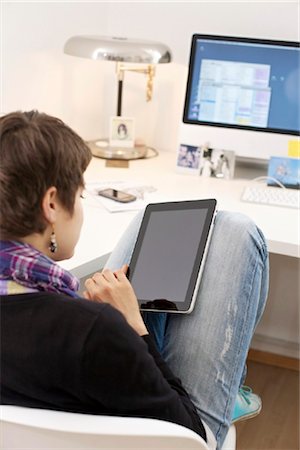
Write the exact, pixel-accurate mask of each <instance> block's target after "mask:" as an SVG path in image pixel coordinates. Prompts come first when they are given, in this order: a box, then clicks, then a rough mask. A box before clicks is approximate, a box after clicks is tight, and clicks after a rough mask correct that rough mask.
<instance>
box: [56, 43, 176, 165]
mask: <svg viewBox="0 0 300 450" xmlns="http://www.w3.org/2000/svg"><path fill="white" fill-rule="evenodd" d="M64 52H65V53H67V54H68V55H73V56H79V57H82V58H89V59H93V60H103V61H116V73H117V80H118V97H117V110H116V115H117V116H122V93H123V82H124V74H125V72H126V71H130V72H137V73H142V74H145V75H146V76H147V87H146V100H147V101H150V100H151V98H152V89H153V77H154V75H155V66H154V65H155V64H162V63H169V62H170V61H171V51H170V49H169V48H168V47H167V46H166V45H164V44H162V43H160V42H152V41H144V40H139V39H127V38H121V37H103V36H73V37H71V38H70V39H68V40H67V42H66V43H65V46H64ZM97 144H98V146H97V145H96V144H95V143H91V150H92V153H93V154H94V155H95V156H98V157H100V158H105V159H125V160H129V159H138V158H143V157H145V156H146V154H147V147H145V146H135V147H133V148H121V147H110V146H109V145H108V142H107V141H104V140H102V141H98V142H97Z"/></svg>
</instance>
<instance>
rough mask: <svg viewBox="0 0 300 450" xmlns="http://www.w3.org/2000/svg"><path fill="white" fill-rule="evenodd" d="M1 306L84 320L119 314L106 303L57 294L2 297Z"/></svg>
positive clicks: (26, 294)
mask: <svg viewBox="0 0 300 450" xmlns="http://www.w3.org/2000/svg"><path fill="white" fill-rule="evenodd" d="M1 306H2V309H3V310H5V309H7V310H8V311H9V310H14V311H16V310H18V309H19V310H23V309H24V308H25V309H35V310H41V311H43V312H44V313H45V314H48V315H52V314H59V315H60V314H67V316H66V317H69V318H71V317H72V318H74V316H78V317H81V318H83V317H84V316H86V317H91V316H99V315H101V316H107V317H111V316H115V314H117V315H118V312H117V311H116V310H115V309H114V308H112V307H111V306H110V305H108V304H106V303H99V302H97V303H96V302H92V301H89V300H86V299H84V298H82V297H78V298H74V297H70V296H68V295H65V294H61V293H55V292H44V291H40V292H31V293H24V294H16V295H3V296H1Z"/></svg>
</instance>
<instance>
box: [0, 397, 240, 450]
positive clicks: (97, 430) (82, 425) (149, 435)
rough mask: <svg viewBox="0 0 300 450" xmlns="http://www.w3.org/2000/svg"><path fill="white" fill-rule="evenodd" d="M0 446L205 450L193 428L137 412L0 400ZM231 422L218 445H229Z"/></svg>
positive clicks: (231, 449) (231, 448)
mask: <svg viewBox="0 0 300 450" xmlns="http://www.w3.org/2000/svg"><path fill="white" fill-rule="evenodd" d="M0 415H1V417H0V418H1V428H0V441H1V445H0V448H1V449H2V450H12V449H19V450H20V449H26V450H33V449H38V450H42V449H48V450H50V449H51V450H54V449H60V450H62V449H72V450H75V449H82V450H83V449H84V450H108V449H114V450H118V449H119V450H121V449H122V450H125V449H138V450H154V449H155V450H162V449H168V450H173V449H174V450H175V449H180V450H183V449H184V450H191V449H193V450H208V446H207V444H206V443H205V441H204V440H203V439H202V438H201V437H200V436H198V435H197V434H196V433H194V432H193V431H191V430H189V429H187V428H185V427H183V426H181V425H176V424H174V423H170V422H166V421H162V420H156V419H142V418H127V417H113V416H95V415H89V414H77V413H68V412H60V411H50V410H45V409H33V408H24V407H19V406H7V405H1V406H0ZM235 439H236V436H235V427H234V426H231V427H230V430H229V432H228V435H227V437H226V441H225V443H224V445H223V449H222V450H235Z"/></svg>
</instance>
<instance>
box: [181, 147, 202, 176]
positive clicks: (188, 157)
mask: <svg viewBox="0 0 300 450" xmlns="http://www.w3.org/2000/svg"><path fill="white" fill-rule="evenodd" d="M200 159H201V148H200V147H195V146H194V145H187V144H180V145H179V149H178V154H177V163H176V165H177V171H178V172H183V173H190V174H194V175H198V174H199V167H200Z"/></svg>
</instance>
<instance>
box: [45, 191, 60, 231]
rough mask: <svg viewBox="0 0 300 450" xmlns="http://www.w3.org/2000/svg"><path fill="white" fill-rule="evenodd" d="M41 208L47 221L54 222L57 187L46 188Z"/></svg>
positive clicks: (56, 210) (57, 207) (56, 205)
mask: <svg viewBox="0 0 300 450" xmlns="http://www.w3.org/2000/svg"><path fill="white" fill-rule="evenodd" d="M42 209H43V213H44V217H45V219H46V220H47V222H49V223H50V224H51V225H53V224H54V223H55V222H56V218H57V212H58V209H59V203H58V196H57V189H56V187H55V186H51V187H50V188H49V189H47V191H46V193H45V195H44V197H43V200H42Z"/></svg>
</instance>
